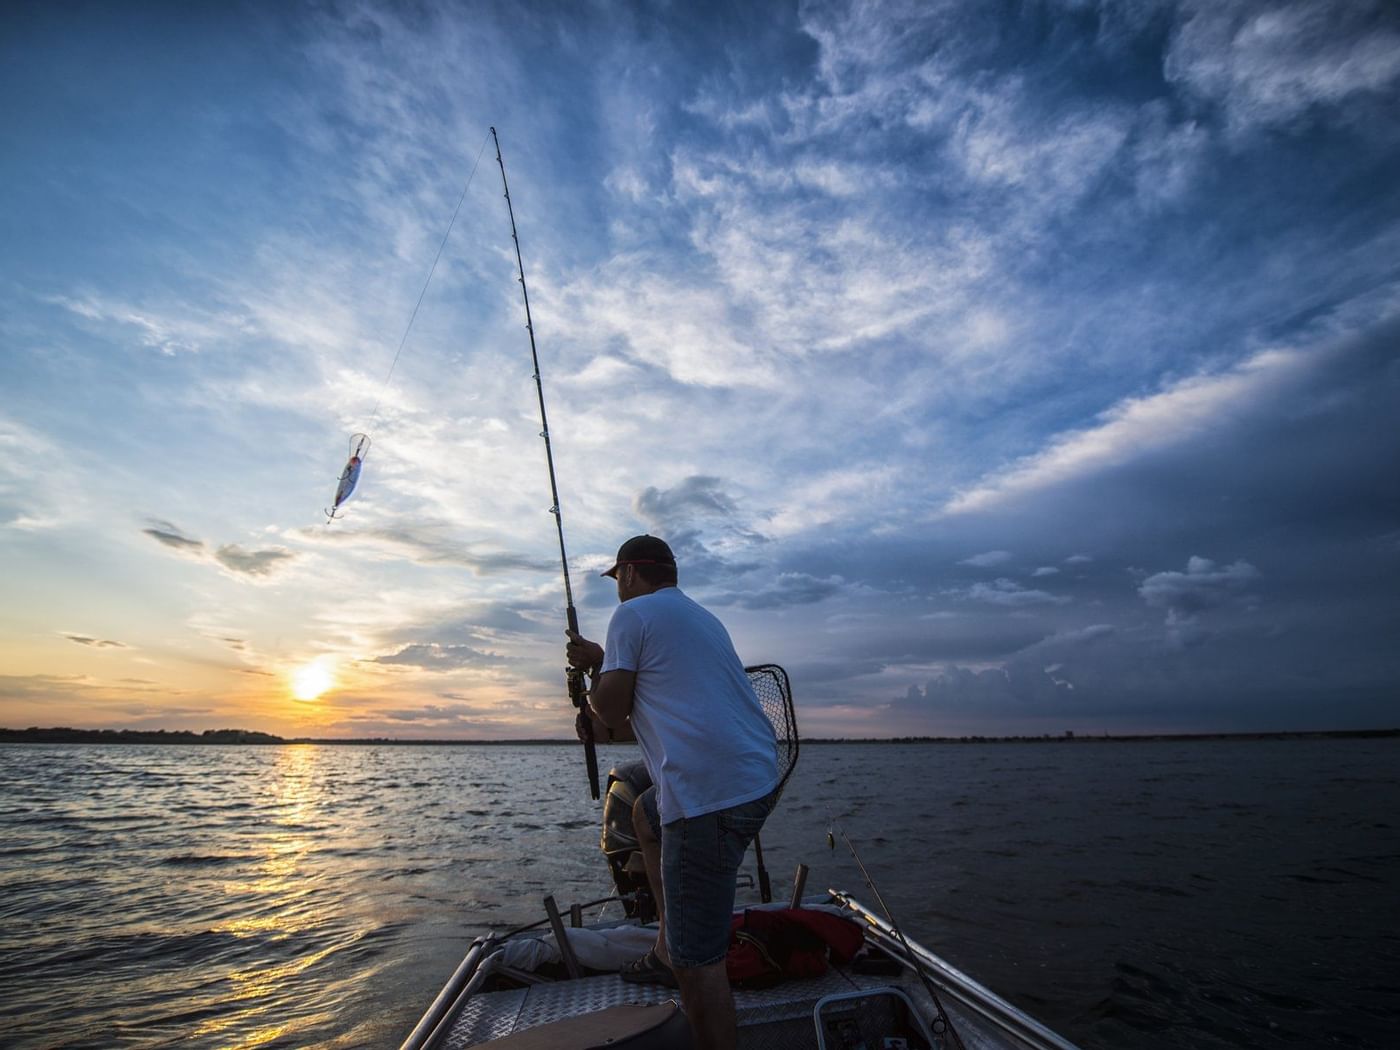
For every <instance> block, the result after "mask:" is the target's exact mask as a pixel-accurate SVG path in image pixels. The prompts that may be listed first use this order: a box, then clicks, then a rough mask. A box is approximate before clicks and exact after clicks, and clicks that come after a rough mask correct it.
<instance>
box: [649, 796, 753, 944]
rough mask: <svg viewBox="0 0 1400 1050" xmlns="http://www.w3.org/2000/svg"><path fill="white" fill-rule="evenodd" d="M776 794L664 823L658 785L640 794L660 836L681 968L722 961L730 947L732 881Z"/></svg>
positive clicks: (670, 928) (669, 940)
mask: <svg viewBox="0 0 1400 1050" xmlns="http://www.w3.org/2000/svg"><path fill="white" fill-rule="evenodd" d="M775 801H776V799H775V798H774V796H773V795H765V796H764V797H763V798H758V799H754V800H753V801H752V802H741V803H740V804H739V805H737V806H732V807H730V808H729V809H721V810H718V811H717V812H714V813H705V814H703V815H701V816H698V817H691V818H690V819H688V820H687V819H684V818H682V819H681V820H673V821H672V822H671V823H669V824H667V825H665V826H664V827H661V826H660V824H661V821H660V818H659V816H658V814H657V811H656V788H654V787H652V788H648V789H647V790H646V791H645V792H643V793H642V795H641V802H642V808H643V810H644V811H645V813H646V816H647V821H648V822H649V823H650V824H651V826H652V830H653V831H657V830H658V828H659V834H660V837H661V884H662V887H663V890H664V892H665V895H666V948H667V950H668V951H669V952H670V953H671V965H672V966H679V967H680V968H681V969H683V970H688V969H693V968H695V967H699V966H709V965H711V964H713V963H717V962H721V961H722V960H723V959H724V957H725V955H726V953H727V952H728V951H729V922H730V917H731V916H732V915H733V912H734V881H735V879H736V877H737V876H738V874H739V864H740V863H741V862H742V861H743V859H744V853H745V852H746V851H747V850H748V848H749V843H750V842H752V841H753V837H754V836H755V835H757V834H758V830H759V828H761V827H763V822H764V821H765V820H767V819H768V814H769V813H770V812H772V809H773V804H774V802H775Z"/></svg>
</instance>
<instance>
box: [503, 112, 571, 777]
mask: <svg viewBox="0 0 1400 1050" xmlns="http://www.w3.org/2000/svg"><path fill="white" fill-rule="evenodd" d="M491 139H492V141H494V142H495V143H496V163H497V164H498V165H499V166H500V169H501V188H502V189H504V190H505V194H506V211H507V213H508V214H509V215H510V239H511V240H512V241H514V242H515V268H516V279H517V280H518V281H519V282H520V295H521V298H523V299H524V301H525V331H527V332H529V333H530V360H531V361H532V362H533V363H534V366H535V375H534V380H535V393H536V394H538V395H539V401H540V427H541V429H540V437H542V438H544V458H545V462H546V463H547V464H548V466H549V493H550V496H551V497H552V498H553V500H554V502H553V504H552V505H551V506H550V508H549V513H551V514H553V515H554V525H555V528H556V529H557V530H558V532H559V562H560V564H561V565H562V566H563V567H564V602H565V607H564V613H565V615H566V617H567V618H568V623H569V630H570V631H571V632H572V633H573V634H575V635H577V634H578V612H577V610H575V608H574V589H573V587H572V586H571V585H570V583H569V555H568V554H567V553H566V552H565V550H564V515H563V514H562V513H561V512H560V510H559V483H558V481H556V480H555V476H554V446H553V445H551V444H550V442H549V416H548V414H547V413H546V412H545V409H544V381H543V380H542V379H541V378H540V355H539V351H538V350H536V349H535V325H534V322H533V321H532V320H531V319H530V292H529V289H527V288H526V287H525V263H524V262H523V261H522V260H521V257H520V235H519V233H518V232H517V231H516V228H515V206H514V205H513V204H511V200H510V183H508V182H507V181H506V162H505V161H504V160H502V159H501V140H500V138H499V137H498V136H497V135H496V129H495V128H494V127H493V128H492V129H491ZM565 673H566V674H567V676H568V679H567V680H568V683H569V699H570V700H571V701H572V702H573V705H574V707H576V708H578V710H579V713H580V714H581V715H584V716H585V717H582V718H580V719H579V720H578V724H579V728H580V731H581V732H582V734H583V757H584V762H585V763H586V764H587V766H588V790H589V791H590V792H591V793H592V795H593V798H594V799H597V798H598V748H597V746H596V744H595V743H594V740H593V723H592V720H591V719H589V718H588V717H587V707H588V689H587V687H586V686H585V685H584V682H583V671H582V670H581V669H580V668H577V667H570V668H568V669H567V671H566V672H565Z"/></svg>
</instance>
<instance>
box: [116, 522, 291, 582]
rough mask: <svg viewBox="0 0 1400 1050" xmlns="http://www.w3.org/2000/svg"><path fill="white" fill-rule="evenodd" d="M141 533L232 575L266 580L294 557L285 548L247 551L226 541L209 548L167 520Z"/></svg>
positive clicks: (152, 524) (153, 523)
mask: <svg viewBox="0 0 1400 1050" xmlns="http://www.w3.org/2000/svg"><path fill="white" fill-rule="evenodd" d="M141 532H142V533H143V534H144V535H147V536H149V537H151V539H153V540H155V541H156V542H157V543H159V544H161V545H162V546H164V547H169V548H170V549H171V550H173V551H176V552H178V553H180V554H184V555H188V556H190V557H193V558H195V559H197V560H199V561H207V562H212V563H214V564H216V565H220V566H222V567H223V568H224V569H225V570H227V571H228V572H230V573H232V574H233V575H234V577H235V578H242V579H258V580H261V579H266V578H267V577H269V576H271V575H273V574H274V573H275V572H276V571H277V570H278V569H280V568H282V567H283V566H285V565H287V564H289V563H290V562H292V561H293V560H295V559H296V558H297V554H296V553H295V552H294V551H290V550H287V549H286V548H285V547H264V548H261V549H258V550H247V549H245V548H244V547H242V546H240V545H239V544H237V543H225V544H223V545H221V546H220V547H218V548H217V549H215V550H213V551H210V550H209V549H208V548H207V547H206V546H205V544H204V541H203V540H197V539H195V538H193V537H191V536H188V535H186V534H185V532H184V530H182V529H181V528H180V527H179V526H177V525H173V524H171V523H170V522H168V521H159V520H156V521H152V523H151V526H150V527H149V528H145V529H142V530H141Z"/></svg>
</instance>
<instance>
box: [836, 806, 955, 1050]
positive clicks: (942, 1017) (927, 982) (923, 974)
mask: <svg viewBox="0 0 1400 1050" xmlns="http://www.w3.org/2000/svg"><path fill="white" fill-rule="evenodd" d="M838 831H839V832H840V833H841V841H842V842H844V843H845V844H846V848H847V849H848V850H850V851H851V856H852V857H853V858H855V862H856V867H858V868H860V874H861V878H863V879H864V880H865V884H866V885H867V886H869V887H870V892H871V893H873V894H875V902H876V903H877V904H879V905H880V910H881V911H882V912H884V913H885V920H886V921H887V922H888V923H889V924H890V929H891V930H893V931H894V935H895V936H896V937H898V938H899V943H900V944H901V945H902V946H903V948H904V955H905V957H906V958H907V959H908V960H909V961H910V962H912V963H913V964H914V972H915V973H917V974H918V975H919V980H921V981H922V982H923V984H924V990H925V991H926V992H928V994H929V998H930V999H932V1000H933V1008H934V1009H935V1010H937V1011H938V1016H937V1017H936V1018H934V1021H933V1034H934V1035H935V1036H938V1037H940V1038H946V1039H947V1041H948V1042H949V1043H950V1044H951V1045H952V1047H953V1048H954V1050H966V1048H965V1047H964V1046H963V1041H962V1038H961V1037H960V1036H959V1035H958V1033H957V1030H956V1029H954V1028H953V1022H952V1021H951V1020H950V1019H949V1017H948V1011H946V1010H944V1009H943V1002H942V1000H940V999H939V998H938V993H937V992H936V991H934V988H933V981H932V979H931V978H930V977H929V975H928V972H927V971H926V970H925V969H924V964H923V963H922V962H921V961H920V960H919V956H918V954H917V953H916V952H915V951H914V949H913V948H911V947H909V942H908V941H907V940H905V939H904V931H903V930H901V929H900V928H899V923H897V922H895V921H894V916H893V915H892V914H890V908H889V905H887V904H886V903H885V898H884V897H882V896H881V895H880V890H879V889H878V888H877V887H876V885H875V879H874V878H873V877H872V876H871V874H870V872H869V871H867V870H866V868H865V862H864V861H862V860H861V859H860V854H859V853H857V852H856V847H855V843H853V842H852V841H851V840H850V837H849V836H848V835H847V834H846V829H845V828H843V827H841V826H840V825H839V824H837V823H836V822H835V821H832V823H831V824H830V825H828V827H827V832H826V844H827V846H828V847H829V848H830V849H831V850H832V851H835V849H836V834H835V833H836V832H838Z"/></svg>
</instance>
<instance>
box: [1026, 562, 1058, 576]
mask: <svg viewBox="0 0 1400 1050" xmlns="http://www.w3.org/2000/svg"><path fill="white" fill-rule="evenodd" d="M1059 574H1060V570H1059V569H1057V568H1055V566H1053V565H1042V566H1040V568H1038V569H1036V570H1035V572H1033V573H1031V576H1032V577H1033V578H1035V579H1041V578H1042V577H1045V576H1058V575H1059Z"/></svg>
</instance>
